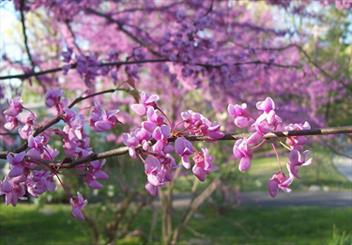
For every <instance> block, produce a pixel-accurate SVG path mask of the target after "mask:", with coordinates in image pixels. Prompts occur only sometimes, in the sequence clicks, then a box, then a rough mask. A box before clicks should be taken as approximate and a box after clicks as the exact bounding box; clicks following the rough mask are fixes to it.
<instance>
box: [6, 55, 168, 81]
mask: <svg viewBox="0 0 352 245" xmlns="http://www.w3.org/2000/svg"><path fill="white" fill-rule="evenodd" d="M167 61H169V60H168V59H146V60H135V61H113V62H102V63H100V64H99V66H100V67H105V66H121V65H131V64H143V63H162V62H167ZM76 68H77V63H73V64H71V65H70V67H69V69H76ZM64 69H66V68H65V67H64V66H61V67H56V68H51V69H48V70H43V71H39V72H30V73H22V74H15V75H8V76H1V77H0V80H6V79H14V78H18V79H26V78H30V77H33V76H41V75H45V74H50V73H56V72H60V71H63V70H64Z"/></svg>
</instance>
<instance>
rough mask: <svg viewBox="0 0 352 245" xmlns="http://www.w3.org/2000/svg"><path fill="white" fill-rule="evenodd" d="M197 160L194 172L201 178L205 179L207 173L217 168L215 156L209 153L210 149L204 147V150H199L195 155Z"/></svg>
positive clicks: (195, 160) (194, 158)
mask: <svg viewBox="0 0 352 245" xmlns="http://www.w3.org/2000/svg"><path fill="white" fill-rule="evenodd" d="M193 160H194V162H195V164H194V166H193V168H192V172H193V174H194V175H195V176H196V177H197V178H198V179H199V180H200V181H204V180H205V177H206V175H208V174H210V173H211V172H212V171H214V170H215V166H214V164H213V157H212V156H210V155H209V153H208V149H206V148H202V152H197V153H196V154H195V156H194V157H193Z"/></svg>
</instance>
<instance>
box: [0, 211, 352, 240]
mask: <svg viewBox="0 0 352 245" xmlns="http://www.w3.org/2000/svg"><path fill="white" fill-rule="evenodd" d="M177 212H180V211H177ZM351 217H352V208H318V207H309V208H308V207H284V208H237V209H228V210H226V211H224V212H222V213H221V214H220V213H219V212H218V210H217V209H215V208H214V207H210V206H208V207H205V208H203V209H201V210H200V212H199V213H198V214H197V215H196V217H195V219H193V220H192V222H191V224H190V226H189V227H191V228H189V229H187V230H186V231H185V233H183V235H182V237H181V242H180V244H191V243H192V242H193V243H197V244H241V245H242V244H248V245H249V244H255V245H257V244H261V245H266V244H268V245H275V244H277V245H279V244H280V245H283V244H287V245H288V244H290V245H299V244H302V245H306V244H307V245H310V244H312V245H314V244H317V245H321V244H330V243H329V241H331V239H332V233H333V230H334V227H335V230H337V232H338V234H342V232H349V231H352V219H351ZM150 218H151V215H150V212H149V211H146V212H145V213H143V215H142V216H141V217H140V218H139V219H137V220H136V222H135V224H134V226H135V227H136V228H140V229H146V228H147V227H148V225H149V223H150ZM156 233H158V230H157V231H156ZM154 235H155V236H154V237H155V238H158V237H159V234H154ZM88 241H89V233H88V231H87V230H86V227H85V225H84V224H82V223H80V222H78V221H75V220H73V219H72V218H71V217H70V214H69V207H68V206H66V205H50V206H49V205H47V206H45V207H44V208H41V209H40V210H39V209H37V208H36V206H35V205H19V206H18V207H16V208H12V207H5V206H1V207H0V244H4V245H5V244H6V245H7V244H11V245H17V244H29V245H30V244H36V245H42V244H43V245H45V244H63V245H65V244H87V243H88ZM206 241H207V242H206ZM125 244H126V243H125ZM127 244H128V243H127ZM134 244H135V243H134ZM156 244H157V243H156ZM331 244H332V243H331ZM346 244H348V245H349V244H352V240H349V243H346ZM335 245H337V244H335Z"/></svg>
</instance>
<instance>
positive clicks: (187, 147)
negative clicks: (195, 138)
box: [175, 137, 193, 169]
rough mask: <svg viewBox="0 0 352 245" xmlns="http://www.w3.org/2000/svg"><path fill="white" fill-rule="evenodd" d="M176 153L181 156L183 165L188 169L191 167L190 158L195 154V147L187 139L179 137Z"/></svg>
mask: <svg viewBox="0 0 352 245" xmlns="http://www.w3.org/2000/svg"><path fill="white" fill-rule="evenodd" d="M175 151H176V153H177V154H178V155H179V156H181V159H182V164H183V166H184V167H185V168H186V169H189V168H190V167H191V164H190V162H189V157H190V156H191V155H192V154H193V146H192V143H191V142H190V141H188V140H187V139H186V138H185V137H178V138H177V139H176V141H175Z"/></svg>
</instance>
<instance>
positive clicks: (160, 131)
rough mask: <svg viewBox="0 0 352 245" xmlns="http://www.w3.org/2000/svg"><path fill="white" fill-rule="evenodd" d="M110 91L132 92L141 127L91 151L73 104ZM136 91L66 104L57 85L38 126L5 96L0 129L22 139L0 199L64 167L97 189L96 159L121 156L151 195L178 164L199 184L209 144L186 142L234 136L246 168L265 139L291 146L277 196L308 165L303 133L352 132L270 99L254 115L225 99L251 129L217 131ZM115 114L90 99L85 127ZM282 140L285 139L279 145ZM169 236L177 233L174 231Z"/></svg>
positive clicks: (276, 180)
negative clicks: (282, 113)
mask: <svg viewBox="0 0 352 245" xmlns="http://www.w3.org/2000/svg"><path fill="white" fill-rule="evenodd" d="M115 91H124V92H127V93H128V94H130V95H132V96H133V97H134V98H135V99H136V101H137V103H135V104H131V105H130V107H131V109H132V110H133V111H134V112H135V113H136V114H137V115H139V116H140V117H141V118H144V119H145V120H144V121H142V123H141V126H140V127H137V128H134V129H133V130H132V131H130V132H129V133H127V132H126V133H124V134H122V139H123V143H124V144H125V145H126V146H124V147H118V148H115V149H111V150H108V151H105V152H101V153H95V152H94V151H93V149H92V148H91V147H90V145H89V136H88V134H87V133H86V131H85V129H84V125H85V122H84V120H83V115H82V114H80V112H79V111H76V110H73V109H72V108H73V107H74V106H75V105H77V104H78V103H79V102H81V101H83V100H87V99H90V98H94V97H96V96H101V95H104V94H109V93H113V92H115ZM136 93H137V91H136V90H135V89H127V88H115V89H109V90H104V91H100V92H96V93H91V94H88V95H82V96H80V97H78V98H76V99H75V100H73V101H72V102H71V103H68V101H67V99H66V98H65V97H64V93H63V91H62V90H59V89H52V90H49V91H48V92H47V94H46V96H45V104H46V106H47V107H48V108H54V110H55V112H56V114H57V116H56V117H55V118H54V119H52V120H50V121H49V122H47V123H46V124H44V125H43V126H41V127H39V128H37V129H35V122H36V119H37V117H36V115H35V113H34V112H32V111H30V110H29V109H26V107H25V106H23V105H22V101H21V100H20V98H15V99H13V100H11V101H10V103H9V108H8V109H7V110H5V111H4V115H5V117H6V120H7V123H6V124H5V128H6V129H7V130H9V131H12V130H14V129H17V130H18V133H19V135H20V137H21V138H22V139H24V140H25V141H26V143H25V144H23V145H22V146H20V147H19V148H18V149H15V150H14V151H13V152H11V151H9V152H2V153H1V154H0V158H2V159H6V160H7V161H8V162H9V164H10V172H9V173H8V175H7V176H5V178H4V179H3V180H2V181H1V182H0V194H2V195H5V202H6V203H7V204H12V205H16V203H17V201H18V200H19V199H21V198H23V196H24V195H25V193H26V192H28V193H29V194H30V195H31V196H33V197H38V196H40V195H41V194H43V193H44V192H47V191H49V192H51V191H54V190H55V188H56V185H55V183H54V178H59V175H61V174H63V175H64V172H63V170H70V171H76V172H78V173H79V175H81V176H83V178H84V180H85V183H86V184H87V185H88V187H90V188H91V189H100V188H102V187H103V185H102V184H101V183H100V182H99V181H101V180H105V179H107V178H108V174H107V173H106V172H104V170H103V165H104V164H103V161H102V160H103V159H106V158H109V157H113V156H119V155H124V154H129V155H130V156H131V157H132V158H139V159H140V160H141V161H142V163H143V164H144V168H145V174H146V177H147V183H146V186H145V188H146V190H147V191H148V192H149V193H150V194H151V195H156V194H157V193H158V192H159V189H160V188H161V187H162V186H164V185H166V184H167V183H169V182H170V181H171V180H172V179H173V178H174V176H173V175H174V172H175V170H176V169H179V168H184V169H185V170H189V169H192V172H193V174H194V175H195V177H196V178H197V179H198V180H199V181H204V180H205V179H206V177H207V176H208V175H209V174H211V173H212V172H213V171H215V170H216V166H215V164H214V161H215V159H214V158H213V157H212V156H211V155H210V153H209V151H208V148H206V147H204V148H201V150H198V149H197V148H196V147H195V146H194V145H193V143H192V142H197V141H204V142H209V143H215V142H217V141H222V140H234V141H235V144H234V146H233V156H234V157H235V158H237V159H238V160H239V165H238V167H239V170H240V171H241V172H246V171H248V170H249V169H250V166H251V160H252V158H253V153H254V151H255V150H257V149H258V148H259V147H261V146H262V145H263V144H264V143H266V142H268V143H269V144H271V145H272V147H273V151H274V152H275V153H276V154H277V150H276V147H275V144H274V143H273V142H272V139H274V140H278V141H279V143H280V144H281V145H282V146H284V148H286V149H287V150H288V151H289V156H288V163H287V164H286V165H287V172H288V173H285V171H284V170H283V169H282V166H281V163H280V160H279V156H278V154H277V158H278V166H279V168H280V170H279V171H278V172H276V173H274V174H273V176H272V177H271V178H270V180H269V182H268V191H269V194H270V195H271V196H272V197H275V196H276V195H277V194H278V191H279V190H282V191H290V189H289V186H290V185H291V183H292V182H293V181H294V179H298V178H299V170H300V169H301V168H302V167H303V166H307V165H309V164H310V163H311V161H312V160H311V158H309V151H307V150H304V146H305V145H306V143H307V138H306V136H309V135H329V134H347V133H352V126H348V127H335V128H319V129H312V128H311V127H310V125H309V123H308V122H305V123H303V124H284V123H283V121H282V119H281V118H280V117H279V115H277V113H276V105H275V103H274V101H273V100H272V99H271V98H270V97H267V98H266V99H265V100H263V101H259V102H258V103H257V104H256V107H257V110H258V111H259V112H260V114H259V115H254V114H252V113H250V111H249V110H248V109H247V105H246V104H241V105H237V104H236V105H233V104H229V106H228V108H227V111H228V114H229V117H230V118H232V119H233V120H234V124H235V126H237V127H238V128H240V129H247V130H249V133H245V134H226V133H224V132H222V131H221V130H220V128H221V126H220V124H219V123H217V122H212V121H210V120H209V119H207V118H206V117H204V116H203V115H202V114H200V113H197V112H193V111H191V110H188V111H185V112H182V113H181V121H175V122H173V121H171V120H170V119H169V118H168V117H167V115H166V113H165V112H164V111H163V110H162V109H161V107H160V106H159V105H158V101H159V96H157V95H148V94H146V93H144V92H141V93H140V94H139V95H136ZM118 113H119V110H112V111H105V110H104V108H102V107H101V105H100V104H98V103H97V102H96V103H95V104H94V106H93V108H92V109H91V112H90V118H89V124H90V127H91V129H92V130H94V131H96V132H105V131H109V130H111V129H113V128H114V127H116V126H117V124H119V123H121V122H119V120H118ZM59 121H63V122H64V126H63V128H62V129H60V128H56V129H52V128H51V127H52V126H54V125H55V124H56V123H58V122H59ZM49 129H50V131H49V132H48V130H49ZM52 135H57V136H59V137H60V138H61V140H62V142H63V150H64V152H65V156H66V157H65V159H62V160H58V159H57V156H58V153H59V149H54V148H52V147H51V146H50V145H49V144H48V143H49V142H50V139H51V137H52ZM281 138H285V139H286V141H285V142H282V141H281V140H280V139H281ZM175 156H178V157H180V159H181V163H182V164H181V165H182V166H181V165H178V164H177V162H176V159H175V158H174V157H175ZM60 182H61V181H60ZM68 195H69V196H70V199H71V204H72V207H73V209H72V214H73V216H74V217H76V218H78V219H84V213H83V212H82V208H83V207H84V206H86V204H87V201H86V200H85V199H84V198H83V196H82V195H81V194H80V193H78V194H77V196H73V195H72V194H71V193H68ZM186 220H187V218H186ZM185 222H186V221H185ZM175 236H176V237H177V236H178V235H177V234H176V233H175Z"/></svg>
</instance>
